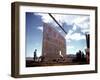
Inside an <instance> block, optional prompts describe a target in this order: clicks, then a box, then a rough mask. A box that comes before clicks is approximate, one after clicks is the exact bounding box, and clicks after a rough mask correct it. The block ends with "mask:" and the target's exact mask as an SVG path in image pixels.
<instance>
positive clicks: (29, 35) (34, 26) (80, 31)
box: [25, 12, 90, 57]
mask: <svg viewBox="0 0 100 80" xmlns="http://www.w3.org/2000/svg"><path fill="white" fill-rule="evenodd" d="M51 15H52V16H53V17H54V18H55V19H56V20H57V21H58V22H59V24H60V25H61V26H62V27H63V29H64V30H65V31H66V32H67V34H65V33H64V32H63V31H62V29H61V28H60V27H59V26H58V25H57V24H56V22H55V21H54V20H53V19H52V18H51V17H50V16H49V15H48V13H34V12H26V39H25V40H26V44H25V45H26V46H25V48H26V49H25V50H26V57H33V53H34V50H35V49H37V56H38V57H39V56H41V54H42V39H43V23H48V24H51V25H53V27H54V28H55V29H56V30H57V31H59V33H61V35H62V36H64V37H65V39H66V50H67V51H66V54H76V52H78V51H79V50H81V51H83V52H85V49H86V38H85V34H88V33H89V28H90V16H89V15H83V14H58V13H51Z"/></svg>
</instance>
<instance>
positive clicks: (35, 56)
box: [33, 49, 37, 61]
mask: <svg viewBox="0 0 100 80" xmlns="http://www.w3.org/2000/svg"><path fill="white" fill-rule="evenodd" d="M36 52H37V49H35V51H34V57H33V60H34V61H36V58H37V53H36Z"/></svg>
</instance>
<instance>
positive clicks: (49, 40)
mask: <svg viewBox="0 0 100 80" xmlns="http://www.w3.org/2000/svg"><path fill="white" fill-rule="evenodd" d="M42 56H43V57H44V59H43V60H44V62H48V63H49V62H51V63H53V62H56V61H58V62H61V60H62V59H63V61H64V60H65V59H64V57H66V40H65V38H64V37H63V36H62V35H61V34H60V33H59V32H58V31H57V30H56V29H55V28H53V26H51V25H50V24H47V23H44V25H43V47H42ZM65 61H66V60H65Z"/></svg>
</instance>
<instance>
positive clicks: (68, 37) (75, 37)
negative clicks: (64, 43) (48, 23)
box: [65, 33, 85, 41]
mask: <svg viewBox="0 0 100 80" xmlns="http://www.w3.org/2000/svg"><path fill="white" fill-rule="evenodd" d="M65 39H66V40H76V41H78V40H83V39H85V35H82V34H81V33H73V34H68V35H66V36H65Z"/></svg>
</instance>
